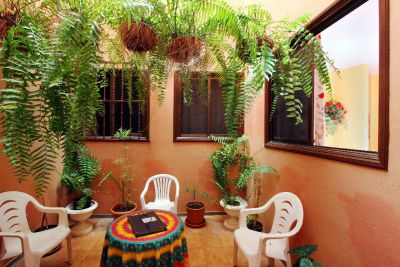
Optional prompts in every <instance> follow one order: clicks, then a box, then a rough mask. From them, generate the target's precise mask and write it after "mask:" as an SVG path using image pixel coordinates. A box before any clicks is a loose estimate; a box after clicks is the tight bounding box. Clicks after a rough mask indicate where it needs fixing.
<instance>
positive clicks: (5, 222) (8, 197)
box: [0, 191, 38, 257]
mask: <svg viewBox="0 0 400 267" xmlns="http://www.w3.org/2000/svg"><path fill="white" fill-rule="evenodd" d="M29 202H33V204H38V202H37V200H36V199H34V198H33V197H32V196H30V195H28V194H25V193H22V192H16V191H9V192H4V193H0V231H1V232H11V233H28V232H31V230H30V228H29V224H28V220H27V218H26V206H27V205H28V203H29ZM3 244H4V247H3V248H2V251H1V255H0V257H1V256H2V255H4V253H5V252H7V251H9V250H10V251H11V250H15V248H17V247H20V246H21V241H20V240H18V239H17V238H7V237H5V238H3Z"/></svg>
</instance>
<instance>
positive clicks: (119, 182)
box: [100, 129, 137, 218]
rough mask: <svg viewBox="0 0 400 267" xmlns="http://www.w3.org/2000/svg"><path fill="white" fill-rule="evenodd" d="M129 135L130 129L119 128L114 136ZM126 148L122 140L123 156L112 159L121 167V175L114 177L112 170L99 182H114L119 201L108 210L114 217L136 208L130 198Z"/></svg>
mask: <svg viewBox="0 0 400 267" xmlns="http://www.w3.org/2000/svg"><path fill="white" fill-rule="evenodd" d="M130 135H131V129H128V130H124V129H119V130H118V131H117V132H116V133H115V135H114V136H115V137H116V138H118V139H120V140H126V139H128V138H129V137H130ZM128 149H129V147H128V146H127V144H126V142H124V156H123V157H121V158H117V159H116V160H114V164H115V165H117V166H119V167H121V175H120V176H119V177H115V176H114V175H113V172H109V173H107V174H106V175H105V176H104V178H103V179H102V181H101V182H100V185H101V184H103V183H104V182H105V181H106V180H108V179H110V180H111V181H113V182H114V183H115V185H116V186H117V188H118V190H119V193H120V198H121V201H120V203H118V204H116V205H114V206H112V208H111V210H110V212H111V214H112V215H113V216H114V218H117V217H119V216H121V215H124V214H127V213H130V212H132V211H135V210H136V208H137V205H136V203H134V202H133V201H132V200H131V189H132V181H133V177H132V165H130V164H129V159H128Z"/></svg>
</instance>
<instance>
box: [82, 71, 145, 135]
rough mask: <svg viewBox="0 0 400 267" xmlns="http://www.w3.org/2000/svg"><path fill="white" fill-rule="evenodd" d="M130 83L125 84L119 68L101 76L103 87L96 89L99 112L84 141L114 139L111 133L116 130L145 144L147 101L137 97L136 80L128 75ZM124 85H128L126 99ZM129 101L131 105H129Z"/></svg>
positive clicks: (125, 87)
mask: <svg viewBox="0 0 400 267" xmlns="http://www.w3.org/2000/svg"><path fill="white" fill-rule="evenodd" d="M131 76H132V77H131V78H132V82H131V83H128V82H126V77H124V73H123V71H122V70H121V69H114V70H109V71H107V72H106V74H105V78H106V79H107V81H108V82H107V84H106V85H105V86H102V87H101V88H100V95H101V99H102V102H103V112H102V114H98V115H97V125H98V127H97V131H96V132H95V133H92V134H90V135H89V136H88V138H87V139H88V140H105V141H107V140H113V141H115V140H118V139H116V138H115V137H114V134H115V133H116V131H118V129H120V128H122V129H131V136H130V138H129V140H132V141H147V140H148V132H149V131H148V128H149V98H148V96H147V99H146V101H143V100H140V98H139V90H138V88H139V84H138V82H139V81H138V79H137V77H135V75H134V74H132V75H131ZM128 84H130V85H131V86H132V91H131V92H132V97H131V99H129V94H128V86H129V85H128ZM129 100H130V102H131V105H129Z"/></svg>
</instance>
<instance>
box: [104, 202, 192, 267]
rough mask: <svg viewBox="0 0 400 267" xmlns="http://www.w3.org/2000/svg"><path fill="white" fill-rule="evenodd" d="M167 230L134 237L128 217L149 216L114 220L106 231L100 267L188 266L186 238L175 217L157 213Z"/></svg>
mask: <svg viewBox="0 0 400 267" xmlns="http://www.w3.org/2000/svg"><path fill="white" fill-rule="evenodd" d="M154 211H155V212H156V214H157V215H158V216H159V217H160V219H161V220H162V221H163V222H164V223H165V225H166V226H167V230H166V231H164V232H160V233H155V234H151V235H147V236H142V237H135V235H134V234H133V232H132V229H131V226H130V224H129V222H128V217H129V216H133V215H138V214H141V213H145V212H148V210H146V211H143V210H140V211H135V212H132V213H130V214H126V215H123V216H121V217H118V218H117V219H115V220H114V221H113V222H112V223H111V224H110V225H109V226H108V228H107V232H106V236H105V240H104V246H103V252H102V255H101V263H100V266H102V267H103V266H104V267H106V266H129V267H131V266H132V267H133V266H143V267H145V266H151V267H157V266H171V267H172V266H174V267H175V266H176V267H178V266H179V267H181V266H182V267H186V266H189V262H188V250H187V245H186V235H185V231H184V228H183V223H182V221H181V219H180V218H179V217H178V216H177V215H176V214H174V213H171V212H168V211H163V210H154Z"/></svg>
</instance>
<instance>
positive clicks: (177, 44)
mask: <svg viewBox="0 0 400 267" xmlns="http://www.w3.org/2000/svg"><path fill="white" fill-rule="evenodd" d="M203 49H204V42H203V40H202V39H200V38H198V37H194V36H186V37H178V38H175V39H174V40H173V41H172V44H171V45H170V47H169V49H168V58H169V59H171V60H172V61H174V62H176V63H181V64H187V63H189V62H190V61H192V60H193V59H196V58H198V57H200V56H201V54H202V51H203Z"/></svg>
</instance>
